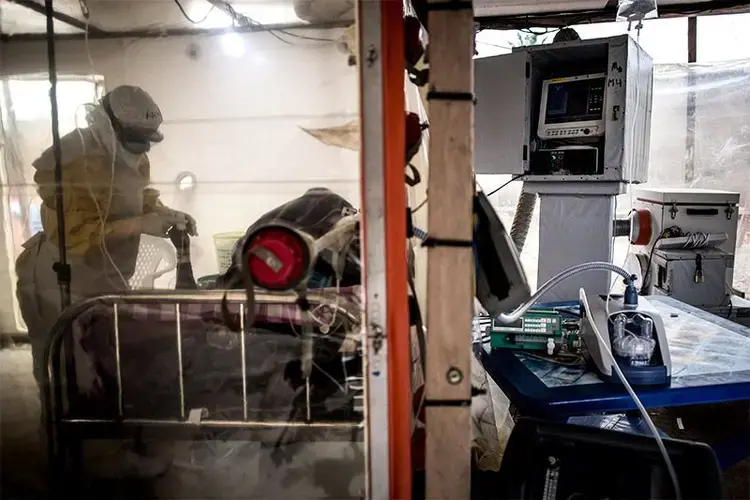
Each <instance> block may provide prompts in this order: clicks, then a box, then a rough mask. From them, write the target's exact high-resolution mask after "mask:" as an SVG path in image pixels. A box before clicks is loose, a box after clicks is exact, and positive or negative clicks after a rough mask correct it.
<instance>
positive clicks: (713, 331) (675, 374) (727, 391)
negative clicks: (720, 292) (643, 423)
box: [475, 297, 750, 420]
mask: <svg viewBox="0 0 750 500" xmlns="http://www.w3.org/2000/svg"><path fill="white" fill-rule="evenodd" d="M649 299H650V300H651V302H652V303H653V305H654V306H655V307H656V308H657V309H658V310H659V312H660V313H661V315H662V318H663V319H664V323H665V329H666V334H667V338H668V341H669V350H670V354H671V357H672V383H671V386H670V387H667V388H660V389H638V388H636V392H637V393H638V396H639V397H640V399H641V401H642V402H643V405H644V406H645V407H646V408H661V407H668V406H682V405H695V404H707V403H720V402H729V401H739V400H747V399H750V328H746V327H744V326H741V325H738V324H736V323H733V322H731V321H728V320H725V319H723V318H720V317H718V316H715V315H712V314H709V313H706V312H704V311H702V310H700V309H697V308H695V307H692V306H689V305H687V304H683V303H682V302H679V301H676V300H674V299H671V298H669V297H649ZM475 354H476V355H477V357H478V359H479V360H480V362H481V363H482V365H483V366H484V368H485V370H486V371H487V374H488V375H489V376H490V377H491V378H492V379H493V380H494V381H495V383H497V385H498V386H499V387H500V388H501V389H502V390H503V391H504V392H505V393H506V394H507V395H508V397H509V398H510V400H511V402H512V403H513V404H514V405H515V406H516V407H517V408H518V409H519V411H520V412H521V413H522V414H524V415H530V416H539V417H542V418H551V419H559V420H567V419H568V418H569V417H572V416H575V415H586V414H591V413H616V412H624V411H630V410H635V409H636V406H635V403H634V402H633V400H632V399H631V398H630V396H629V395H628V393H627V392H626V391H625V389H624V388H622V387H619V386H617V385H612V384H607V383H604V382H603V381H601V380H600V379H599V377H598V376H597V375H596V373H595V372H594V371H593V370H592V369H591V368H589V367H585V366H583V367H579V366H576V367H570V366H561V365H557V364H555V363H552V362H549V361H546V360H541V359H538V358H534V357H530V356H527V355H525V354H524V353H522V352H519V351H514V350H507V349H498V350H495V351H490V348H489V344H475Z"/></svg>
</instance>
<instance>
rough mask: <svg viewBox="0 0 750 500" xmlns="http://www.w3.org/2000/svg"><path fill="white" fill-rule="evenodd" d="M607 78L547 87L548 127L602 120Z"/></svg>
mask: <svg viewBox="0 0 750 500" xmlns="http://www.w3.org/2000/svg"><path fill="white" fill-rule="evenodd" d="M604 86H605V78H604V77H603V76H602V77H596V78H585V79H576V80H567V81H559V82H554V83H553V82H550V83H549V84H548V87H547V109H545V113H544V122H545V123H546V124H547V125H555V124H560V123H575V122H587V121H594V120H601V119H602V112H603V110H604Z"/></svg>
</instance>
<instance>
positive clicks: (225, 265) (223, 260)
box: [214, 231, 245, 274]
mask: <svg viewBox="0 0 750 500" xmlns="http://www.w3.org/2000/svg"><path fill="white" fill-rule="evenodd" d="M243 236H245V232H244V231H233V232H229V233H218V234H215V235H214V248H216V262H217V264H218V265H219V274H223V273H224V272H226V270H227V269H229V266H230V265H231V263H232V250H234V244H235V243H237V241H238V240H239V239H240V238H242V237H243Z"/></svg>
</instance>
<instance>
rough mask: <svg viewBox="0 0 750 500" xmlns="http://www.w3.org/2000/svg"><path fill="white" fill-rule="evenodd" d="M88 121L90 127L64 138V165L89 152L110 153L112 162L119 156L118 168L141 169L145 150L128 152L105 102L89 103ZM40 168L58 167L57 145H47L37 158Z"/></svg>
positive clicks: (62, 155)
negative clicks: (108, 114)
mask: <svg viewBox="0 0 750 500" xmlns="http://www.w3.org/2000/svg"><path fill="white" fill-rule="evenodd" d="M86 109H87V113H86V122H87V123H88V128H78V129H75V130H73V131H72V132H69V133H68V134H66V135H64V136H63V137H61V138H60V150H61V158H62V164H63V165H65V164H68V163H70V162H73V161H75V160H78V159H80V158H83V157H84V156H86V155H98V156H102V155H103V156H107V158H108V159H109V161H110V162H111V161H112V156H113V155H114V156H115V160H116V161H115V167H119V166H127V167H130V168H133V169H137V168H138V166H139V165H140V163H141V161H143V160H144V159H145V156H146V155H145V153H143V154H133V153H130V152H129V151H127V150H126V149H125V148H124V147H123V146H122V144H120V142H119V141H118V140H117V138H116V137H115V132H114V129H113V128H112V125H111V123H110V121H109V117H108V116H107V113H106V111H105V110H104V108H103V107H102V106H101V105H96V104H89V105H86ZM33 166H34V168H35V169H36V170H54V168H55V151H54V147H53V146H50V147H49V148H47V149H46V150H45V151H44V152H43V153H42V154H41V155H40V156H39V158H38V159H37V160H36V161H34V163H33Z"/></svg>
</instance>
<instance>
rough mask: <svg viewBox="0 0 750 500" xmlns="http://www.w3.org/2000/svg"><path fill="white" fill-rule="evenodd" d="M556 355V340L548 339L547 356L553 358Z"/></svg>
mask: <svg viewBox="0 0 750 500" xmlns="http://www.w3.org/2000/svg"><path fill="white" fill-rule="evenodd" d="M553 354H555V339H553V338H552V337H550V338H548V339H547V355H548V356H552V355H553Z"/></svg>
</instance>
